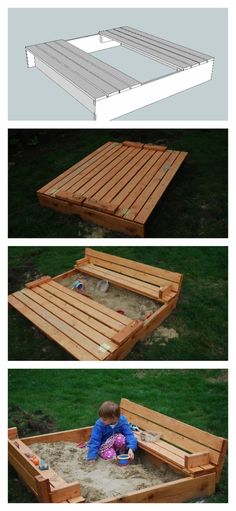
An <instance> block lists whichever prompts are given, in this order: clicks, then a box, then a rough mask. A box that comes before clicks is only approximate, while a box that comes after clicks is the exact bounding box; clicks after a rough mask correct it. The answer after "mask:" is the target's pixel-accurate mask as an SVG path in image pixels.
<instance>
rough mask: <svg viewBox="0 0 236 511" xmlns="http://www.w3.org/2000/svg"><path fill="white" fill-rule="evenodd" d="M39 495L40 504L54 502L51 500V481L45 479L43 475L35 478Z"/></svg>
mask: <svg viewBox="0 0 236 511" xmlns="http://www.w3.org/2000/svg"><path fill="white" fill-rule="evenodd" d="M35 482H36V487H37V495H38V500H39V502H44V503H45V502H52V500H51V495H50V493H51V488H50V483H49V479H45V477H43V476H42V475H41V474H40V475H38V476H36V477H35Z"/></svg>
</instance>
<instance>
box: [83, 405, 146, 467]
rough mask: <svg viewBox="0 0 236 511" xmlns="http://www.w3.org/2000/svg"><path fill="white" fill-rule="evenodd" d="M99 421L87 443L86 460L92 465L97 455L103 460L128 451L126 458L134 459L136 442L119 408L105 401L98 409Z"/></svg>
mask: <svg viewBox="0 0 236 511" xmlns="http://www.w3.org/2000/svg"><path fill="white" fill-rule="evenodd" d="M98 415H99V419H98V420H97V421H96V423H95V426H94V427H93V430H92V434H91V437H90V440H89V443H88V455H87V460H88V462H89V463H94V462H95V460H96V457H97V455H99V456H100V457H101V458H103V459H104V460H111V459H114V458H116V455H117V453H119V452H124V451H125V450H126V449H128V457H129V458H130V459H134V450H135V449H136V448H137V440H136V438H135V436H134V434H133V432H132V430H131V429H130V427H129V423H128V421H127V419H126V417H125V416H124V415H120V407H119V405H117V404H116V403H113V402H112V401H105V402H104V403H103V404H102V405H101V406H100V408H99V412H98Z"/></svg>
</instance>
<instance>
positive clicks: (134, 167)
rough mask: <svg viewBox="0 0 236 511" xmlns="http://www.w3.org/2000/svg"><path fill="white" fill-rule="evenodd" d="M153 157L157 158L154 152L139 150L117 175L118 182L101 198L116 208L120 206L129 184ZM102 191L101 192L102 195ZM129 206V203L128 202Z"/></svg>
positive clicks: (127, 191)
mask: <svg viewBox="0 0 236 511" xmlns="http://www.w3.org/2000/svg"><path fill="white" fill-rule="evenodd" d="M152 156H154V157H158V154H157V155H156V153H154V151H148V150H147V149H141V150H140V152H139V153H138V154H137V156H135V157H134V158H133V160H131V162H130V164H127V165H126V166H125V167H124V168H123V170H122V174H120V175H119V181H117V182H116V183H115V184H114V183H113V186H112V188H111V189H110V190H109V191H108V192H106V194H105V195H104V194H103V198H104V199H105V200H106V201H112V202H113V203H114V204H116V205H117V206H119V205H120V201H121V199H120V196H123V195H124V197H125V198H126V197H127V194H128V193H129V183H130V182H131V181H132V179H133V178H135V177H136V176H137V175H139V174H140V172H143V173H144V171H143V167H144V165H146V164H148V162H149V160H150V159H151V158H152ZM140 179H141V178H140ZM103 191H104V190H102V193H103ZM129 204H130V202H129Z"/></svg>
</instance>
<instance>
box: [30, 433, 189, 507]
mask: <svg viewBox="0 0 236 511" xmlns="http://www.w3.org/2000/svg"><path fill="white" fill-rule="evenodd" d="M76 445H77V444H75V443H72V442H50V443H34V444H31V446H30V447H31V449H32V451H33V452H34V453H35V454H36V455H37V456H39V457H40V458H43V459H45V460H46V462H47V463H48V465H49V466H50V467H51V468H53V469H54V470H55V471H56V472H57V473H58V474H59V475H60V476H61V477H62V478H63V479H64V480H65V481H66V482H67V483H70V482H74V481H79V482H80V485H81V493H82V495H83V497H84V498H85V500H86V502H93V501H97V500H101V499H105V498H108V497H116V496H122V495H125V494H127V493H130V492H132V491H138V490H141V489H144V488H148V487H150V486H155V485H157V484H162V483H164V482H169V481H175V480H178V479H180V478H183V474H178V473H176V472H174V471H173V470H171V469H170V468H169V467H168V465H166V464H164V463H163V464H161V465H160V466H159V467H156V466H154V465H152V464H151V463H150V462H148V461H147V460H146V459H145V458H144V455H143V454H142V452H140V451H139V452H137V453H136V455H135V460H134V462H133V463H132V464H130V465H128V466H124V467H119V466H118V465H117V462H116V461H115V460H114V461H104V460H102V459H101V458H98V459H97V460H96V462H95V463H94V464H89V463H88V462H87V460H86V458H87V448H82V449H81V448H79V447H77V446H76ZM44 475H46V472H44Z"/></svg>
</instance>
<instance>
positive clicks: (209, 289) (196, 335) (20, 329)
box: [9, 247, 228, 360]
mask: <svg viewBox="0 0 236 511" xmlns="http://www.w3.org/2000/svg"><path fill="white" fill-rule="evenodd" d="M97 249H98V250H102V251H104V252H109V253H112V254H114V255H118V256H122V257H127V258H129V259H134V260H136V261H140V262H144V263H147V264H151V265H153V266H159V267H161V268H166V269H168V270H171V271H177V272H180V273H183V274H184V282H183V287H182V292H181V296H180V300H179V302H178V304H177V308H176V309H175V311H174V312H173V313H172V314H171V315H170V316H169V318H167V320H166V321H165V322H164V323H163V325H162V326H164V327H165V328H167V329H168V331H167V333H166V335H167V337H164V338H163V337H162V336H161V337H160V338H159V337H158V336H157V335H156V331H155V332H153V333H152V334H151V335H150V336H149V337H148V338H147V339H146V340H145V341H144V342H140V343H138V344H137V345H136V346H135V348H134V349H133V350H132V351H131V352H130V354H129V355H128V357H127V358H128V359H129V360H227V356H228V353H227V343H228V341H227V278H228V270H227V248H226V247H145V248H143V247H98V248H97ZM83 255H84V248H83V247H62V248H60V247H10V248H9V293H12V292H14V291H16V290H19V289H21V288H22V287H23V286H24V284H25V283H26V282H29V281H30V280H34V279H36V278H38V277H39V276H42V275H51V276H55V275H59V274H60V273H63V272H65V271H67V270H69V269H71V268H72V267H73V265H74V262H75V260H76V259H79V258H81V257H83ZM173 329H174V331H175V332H176V337H174V338H171V332H172V331H173ZM168 332H170V334H169V333H168ZM168 336H169V337H168ZM9 359H10V360H72V358H71V357H70V355H69V354H67V353H66V352H65V351H64V350H62V349H61V348H60V347H59V346H57V345H56V344H55V343H53V342H52V341H49V340H48V339H47V338H46V336H44V335H43V334H41V333H40V332H39V330H38V329H37V328H36V327H34V326H33V325H32V324H31V323H30V322H29V321H27V320H26V319H24V318H23V316H21V315H20V314H19V313H17V312H16V311H15V310H13V309H12V308H10V310H9Z"/></svg>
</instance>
